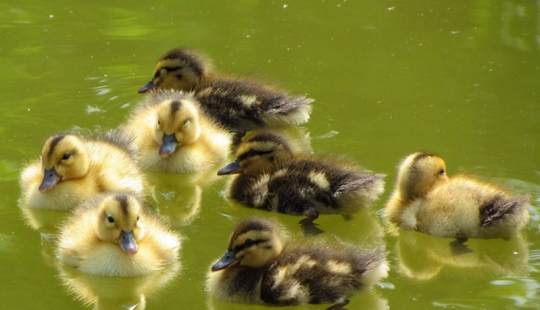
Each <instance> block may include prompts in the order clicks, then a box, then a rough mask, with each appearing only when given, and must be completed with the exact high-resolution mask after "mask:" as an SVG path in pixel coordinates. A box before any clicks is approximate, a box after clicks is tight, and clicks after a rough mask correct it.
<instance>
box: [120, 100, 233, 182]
mask: <svg viewBox="0 0 540 310" xmlns="http://www.w3.org/2000/svg"><path fill="white" fill-rule="evenodd" d="M123 130H125V131H126V132H128V133H129V134H131V135H133V136H134V137H135V139H134V141H133V144H134V146H135V148H136V149H138V150H139V158H140V164H141V166H142V167H143V168H144V169H148V170H156V171H165V172H170V173H183V172H198V171H204V170H207V169H210V168H211V167H213V166H214V165H216V163H219V162H221V161H223V160H225V159H226V158H227V156H228V155H229V152H230V148H231V143H232V135H231V134H230V133H228V132H227V131H226V130H225V129H223V128H222V127H220V126H219V125H217V124H216V123H214V122H213V121H212V120H210V119H209V118H208V117H207V115H206V114H205V113H204V112H203V111H201V109H200V106H199V104H198V103H197V101H196V100H195V99H194V98H193V97H191V96H190V95H187V94H184V93H182V92H175V91H157V92H153V93H151V94H149V95H148V96H147V97H146V99H145V101H144V102H142V103H141V105H139V107H137V108H136V109H135V110H134V111H133V113H132V114H131V116H130V117H129V118H128V121H127V123H126V124H125V125H124V126H123Z"/></svg>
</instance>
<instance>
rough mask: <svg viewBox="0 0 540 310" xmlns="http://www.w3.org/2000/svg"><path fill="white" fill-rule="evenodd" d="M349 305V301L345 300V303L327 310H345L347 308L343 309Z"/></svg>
mask: <svg viewBox="0 0 540 310" xmlns="http://www.w3.org/2000/svg"><path fill="white" fill-rule="evenodd" d="M348 304H349V300H348V299H345V301H344V302H340V303H337V304H335V305H333V306H332V307H330V308H326V310H345V308H343V307H345V306H346V305H348Z"/></svg>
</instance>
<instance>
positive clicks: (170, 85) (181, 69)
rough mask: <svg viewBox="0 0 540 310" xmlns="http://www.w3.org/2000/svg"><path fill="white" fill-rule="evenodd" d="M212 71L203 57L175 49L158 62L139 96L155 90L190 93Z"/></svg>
mask: <svg viewBox="0 0 540 310" xmlns="http://www.w3.org/2000/svg"><path fill="white" fill-rule="evenodd" d="M212 71H213V67H212V64H211V62H210V61H209V60H208V58H206V57H205V56H204V55H202V54H199V53H197V52H195V51H193V50H189V49H185V48H175V49H173V50H171V51H169V52H167V53H166V54H165V55H163V56H162V57H161V58H160V59H159V60H158V62H157V64H156V67H155V69H154V77H153V78H152V80H150V82H148V83H147V84H146V85H144V86H143V87H142V88H141V89H139V94H142V93H146V92H148V91H150V90H153V89H155V88H160V89H175V90H184V91H191V90H193V89H194V88H195V87H196V86H197V85H198V84H199V83H200V82H201V80H202V79H203V78H204V77H206V76H207V75H208V74H209V73H210V72H212Z"/></svg>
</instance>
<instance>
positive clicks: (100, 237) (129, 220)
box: [57, 193, 181, 277]
mask: <svg viewBox="0 0 540 310" xmlns="http://www.w3.org/2000/svg"><path fill="white" fill-rule="evenodd" d="M180 246H181V238H180V236H179V235H177V234H176V233H173V232H171V231H170V230H169V229H168V228H167V227H166V226H165V225H164V224H163V223H162V222H161V221H160V220H159V219H157V218H156V217H155V216H153V215H151V214H150V213H149V212H148V211H146V210H145V207H144V205H143V203H142V202H141V201H140V200H139V199H138V198H136V197H134V196H129V195H126V194H113V193H108V194H102V195H98V196H95V197H93V198H90V199H88V200H87V201H85V202H84V204H83V205H81V206H80V207H79V208H78V209H77V210H76V211H75V214H74V215H73V216H72V217H70V218H68V219H67V220H66V222H65V223H64V224H63V226H62V228H61V229H60V234H59V238H58V250H57V252H58V256H59V258H60V260H61V261H62V262H63V263H64V264H66V265H70V266H74V267H76V268H77V269H79V270H80V271H82V272H84V273H89V274H94V275H100V276H120V277H132V276H140V275H145V274H149V273H151V272H154V271H157V270H160V269H162V268H164V267H165V265H167V264H169V263H171V262H173V261H176V260H177V259H178V251H179V250H180Z"/></svg>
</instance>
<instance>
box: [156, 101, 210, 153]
mask: <svg viewBox="0 0 540 310" xmlns="http://www.w3.org/2000/svg"><path fill="white" fill-rule="evenodd" d="M200 135H201V128H200V126H199V113H198V111H197V109H196V108H195V105H194V104H193V102H191V101H190V99H188V98H184V99H178V100H177V99H169V100H165V101H163V102H162V103H160V104H159V106H158V108H157V115H156V127H155V130H154V141H155V142H156V143H157V144H158V145H160V147H159V155H161V157H163V158H167V157H169V156H170V155H171V154H173V153H174V152H175V151H176V149H177V148H178V147H179V146H181V145H189V144H193V143H195V141H197V139H198V138H199V136H200Z"/></svg>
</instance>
